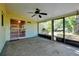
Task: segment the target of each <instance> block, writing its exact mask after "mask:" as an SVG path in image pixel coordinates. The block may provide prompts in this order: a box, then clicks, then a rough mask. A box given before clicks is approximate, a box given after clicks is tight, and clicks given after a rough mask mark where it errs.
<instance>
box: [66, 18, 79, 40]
mask: <svg viewBox="0 0 79 59" xmlns="http://www.w3.org/2000/svg"><path fill="white" fill-rule="evenodd" d="M78 19H79V18H78ZM78 25H79V23H77V18H76V16H70V17H66V18H65V39H68V40H73V41H79V31H78V30H77V29H78V28H79V27H78Z"/></svg>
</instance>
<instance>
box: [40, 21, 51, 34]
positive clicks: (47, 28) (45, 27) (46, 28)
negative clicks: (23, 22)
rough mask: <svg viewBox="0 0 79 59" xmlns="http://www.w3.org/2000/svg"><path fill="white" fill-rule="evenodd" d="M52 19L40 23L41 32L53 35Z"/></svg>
mask: <svg viewBox="0 0 79 59" xmlns="http://www.w3.org/2000/svg"><path fill="white" fill-rule="evenodd" d="M51 31H52V28H51V21H46V22H42V23H39V34H45V35H51V33H52V32H51Z"/></svg>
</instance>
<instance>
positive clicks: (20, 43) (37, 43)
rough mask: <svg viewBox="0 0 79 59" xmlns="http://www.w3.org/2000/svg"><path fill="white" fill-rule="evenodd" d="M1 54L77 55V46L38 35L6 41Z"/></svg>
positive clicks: (78, 50)
mask: <svg viewBox="0 0 79 59" xmlns="http://www.w3.org/2000/svg"><path fill="white" fill-rule="evenodd" d="M2 55H3V56H79V48H76V47H73V46H69V45H66V44H63V43H58V42H54V41H50V40H47V39H44V38H40V37H34V38H29V39H22V40H17V41H12V42H7V44H6V46H5V48H4V50H3V52H2Z"/></svg>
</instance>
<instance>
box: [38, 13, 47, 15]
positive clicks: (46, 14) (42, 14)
mask: <svg viewBox="0 0 79 59" xmlns="http://www.w3.org/2000/svg"><path fill="white" fill-rule="evenodd" d="M39 14H42V15H47V13H39Z"/></svg>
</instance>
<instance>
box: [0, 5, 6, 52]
mask: <svg viewBox="0 0 79 59" xmlns="http://www.w3.org/2000/svg"><path fill="white" fill-rule="evenodd" d="M2 11H3V12H4V13H5V12H6V11H5V7H4V4H0V53H1V51H2V49H3V47H4V44H5V42H6V40H5V29H4V26H2V25H1V24H2V18H1V14H2ZM4 17H5V16H4Z"/></svg>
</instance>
